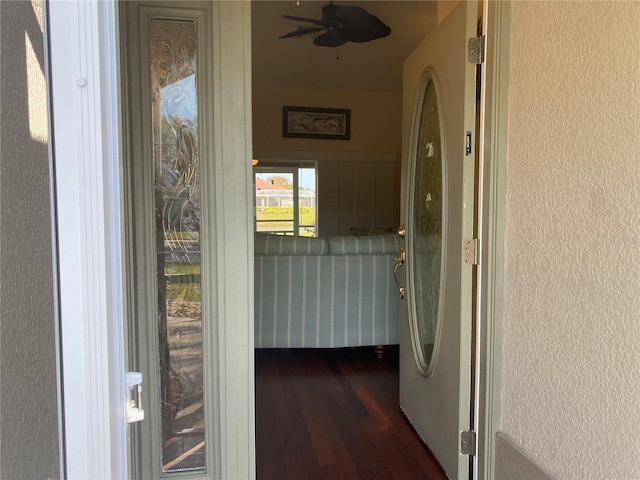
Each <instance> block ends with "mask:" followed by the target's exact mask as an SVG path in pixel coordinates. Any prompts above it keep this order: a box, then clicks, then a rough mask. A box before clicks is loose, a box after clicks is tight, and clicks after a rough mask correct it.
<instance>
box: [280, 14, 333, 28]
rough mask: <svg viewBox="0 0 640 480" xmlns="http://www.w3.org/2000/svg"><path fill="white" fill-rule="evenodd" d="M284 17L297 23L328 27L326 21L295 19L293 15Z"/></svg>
mask: <svg viewBox="0 0 640 480" xmlns="http://www.w3.org/2000/svg"><path fill="white" fill-rule="evenodd" d="M282 17H283V18H286V19H287V20H295V21H296V22H307V23H313V24H314V25H319V26H321V27H326V26H327V22H326V21H325V20H324V19H323V20H318V19H317V18H305V17H295V16H293V15H283V16H282Z"/></svg>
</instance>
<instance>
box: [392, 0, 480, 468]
mask: <svg viewBox="0 0 640 480" xmlns="http://www.w3.org/2000/svg"><path fill="white" fill-rule="evenodd" d="M476 19H477V3H476V2H461V3H460V5H458V7H456V9H455V10H454V11H453V12H452V13H451V14H450V15H449V17H447V19H446V20H445V21H444V22H443V23H442V24H441V25H440V26H438V27H437V29H436V30H435V31H434V32H433V33H432V34H431V35H430V36H429V37H428V38H427V39H426V40H425V41H424V42H423V43H422V44H421V45H420V46H419V47H418V48H417V49H416V50H415V51H414V52H413V53H412V54H411V55H410V56H409V57H408V58H407V59H406V60H405V63H404V100H403V102H404V103H403V109H404V114H403V115H404V117H403V131H404V138H403V151H404V156H403V185H402V192H403V199H402V211H401V218H402V219H403V222H404V225H405V227H406V234H405V248H406V268H405V272H406V277H405V282H406V283H405V284H404V286H405V288H406V299H405V301H404V302H403V303H402V307H401V309H402V310H401V337H400V345H401V347H400V350H401V357H400V405H401V408H402V409H403V411H404V412H405V414H406V415H407V417H408V418H409V420H410V421H411V423H412V425H413V426H414V428H415V429H416V431H417V432H418V434H419V435H420V436H421V437H422V439H423V440H424V442H425V443H426V444H427V446H428V447H429V449H430V450H431V451H432V452H433V454H434V455H435V457H436V458H437V459H438V461H439V462H440V464H441V465H442V467H443V468H444V470H445V472H446V473H447V476H448V477H449V478H452V479H457V478H465V479H467V478H469V474H470V472H471V473H473V464H472V463H470V459H471V461H472V458H473V457H470V456H468V455H463V454H462V453H461V450H460V435H461V432H462V431H467V430H469V429H470V426H471V423H472V420H471V415H472V409H471V359H472V352H471V349H472V279H473V277H472V275H473V272H474V267H473V266H472V265H468V264H465V262H464V254H463V251H464V248H465V247H464V240H465V239H470V238H471V237H472V235H473V219H474V169H475V167H474V164H475V148H474V146H473V143H474V140H473V139H475V135H474V133H473V132H474V130H475V112H474V110H475V66H474V65H469V64H468V62H467V39H468V38H469V37H472V36H475V32H476ZM467 132H469V135H471V137H470V138H469V140H468V139H467V138H468V134H467Z"/></svg>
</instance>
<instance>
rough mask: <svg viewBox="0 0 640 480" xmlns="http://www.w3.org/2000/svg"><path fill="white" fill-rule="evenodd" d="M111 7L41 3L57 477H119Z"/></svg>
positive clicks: (119, 302) (120, 372)
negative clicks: (52, 243) (55, 282)
mask: <svg viewBox="0 0 640 480" xmlns="http://www.w3.org/2000/svg"><path fill="white" fill-rule="evenodd" d="M117 18H118V17H117V4H116V3H114V2H113V1H108V2H104V1H69V2H63V1H51V2H50V3H49V16H48V34H49V46H50V50H49V58H50V71H49V80H50V84H51V95H52V101H51V105H52V107H53V110H52V140H53V157H54V168H55V175H54V180H55V189H56V195H55V209H56V216H57V222H56V225H54V228H55V230H56V231H57V237H58V238H57V243H58V252H57V257H58V258H57V262H58V275H59V302H60V303H59V305H60V319H59V321H60V328H61V356H62V375H63V392H64V395H63V401H64V404H63V412H64V418H63V419H61V423H62V422H64V424H63V427H62V428H63V431H64V435H63V438H64V443H65V445H64V448H65V450H64V451H65V455H64V461H65V464H66V468H65V469H66V477H67V478H69V479H75V478H78V479H79V478H83V479H92V478H111V479H117V478H126V477H127V458H126V456H127V450H126V445H127V438H126V423H125V420H124V411H123V410H124V398H125V395H124V394H125V392H124V358H125V357H124V352H125V349H124V333H123V332H124V328H123V325H124V309H123V298H122V297H123V292H122V254H121V252H122V248H121V247H122V241H121V238H120V235H121V232H122V228H121V210H120V157H121V155H120V143H119V142H120V133H119V131H118V129H119V125H120V123H121V122H120V121H119V115H120V112H119V101H118V98H119V87H118V81H117V79H118V75H117V73H118V40H117V39H118V37H117V31H118V30H117V28H118V26H117Z"/></svg>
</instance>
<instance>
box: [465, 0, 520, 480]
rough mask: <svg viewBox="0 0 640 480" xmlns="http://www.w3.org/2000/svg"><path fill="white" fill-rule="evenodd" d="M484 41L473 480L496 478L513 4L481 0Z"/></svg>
mask: <svg viewBox="0 0 640 480" xmlns="http://www.w3.org/2000/svg"><path fill="white" fill-rule="evenodd" d="M482 3H483V7H482V16H483V19H484V27H483V28H484V32H483V34H484V35H485V37H486V38H487V41H486V47H485V48H486V49H485V64H484V65H483V68H482V85H483V87H482V93H481V102H480V116H481V117H480V118H481V131H480V132H479V140H480V147H479V148H480V152H481V158H482V161H481V163H480V165H479V169H480V171H479V175H480V177H479V178H480V179H481V181H480V185H479V190H480V191H479V193H478V199H479V203H480V205H479V217H478V225H479V228H480V239H479V241H480V248H479V260H480V261H479V272H478V275H479V282H478V284H479V291H478V302H477V306H476V308H477V312H476V313H477V318H478V326H477V330H476V332H475V335H476V337H475V341H476V345H477V347H476V362H475V388H476V392H478V393H477V399H478V400H477V402H478V404H477V405H476V409H475V411H476V415H475V419H474V421H475V426H474V427H475V430H476V432H477V455H478V459H477V460H478V462H477V479H478V480H484V479H486V480H489V479H492V478H494V477H495V462H496V459H495V438H496V433H497V432H498V431H499V429H500V419H501V410H500V404H501V395H500V392H501V386H502V321H503V311H502V299H503V291H504V242H505V224H506V215H505V204H504V203H505V198H506V195H505V192H506V167H507V129H508V113H509V108H508V107H509V43H510V25H511V0H505V1H502V2H494V1H490V0H482Z"/></svg>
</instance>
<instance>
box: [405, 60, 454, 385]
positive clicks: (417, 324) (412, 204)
mask: <svg viewBox="0 0 640 480" xmlns="http://www.w3.org/2000/svg"><path fill="white" fill-rule="evenodd" d="M422 88H423V92H424V93H423V94H422V97H421V100H422V105H421V107H420V109H419V117H417V118H416V122H417V128H416V130H415V137H414V138H415V150H414V158H413V169H412V170H413V177H412V178H413V180H412V183H413V185H412V186H413V188H412V194H411V198H410V201H409V219H410V223H409V224H410V225H412V227H411V228H410V231H409V232H410V236H409V242H410V244H409V264H408V267H409V275H410V279H409V280H410V282H411V292H412V295H411V304H410V322H411V336H412V343H413V349H414V354H415V359H416V363H417V366H418V370H419V371H420V372H421V373H422V374H423V375H426V376H429V375H430V373H431V371H432V370H433V365H434V364H435V359H436V355H437V343H438V342H437V340H438V336H439V335H438V334H439V330H440V328H439V323H440V321H441V318H440V317H441V305H442V301H441V297H442V291H443V272H444V268H443V261H444V255H443V245H445V243H444V235H445V228H444V222H443V219H444V218H446V217H445V211H444V210H445V206H446V205H445V192H444V185H445V182H444V175H445V169H444V165H445V163H444V152H443V148H442V145H443V136H444V135H443V132H442V122H441V119H440V109H439V102H438V88H437V85H436V83H435V79H434V75H433V72H431V71H430V70H427V72H426V74H425V76H424V78H423V82H422ZM419 98H420V97H419Z"/></svg>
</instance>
